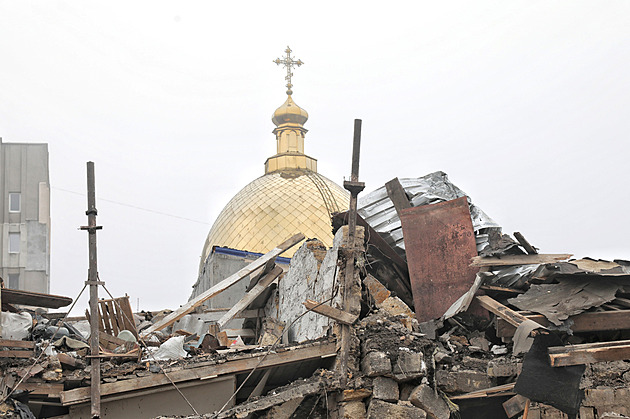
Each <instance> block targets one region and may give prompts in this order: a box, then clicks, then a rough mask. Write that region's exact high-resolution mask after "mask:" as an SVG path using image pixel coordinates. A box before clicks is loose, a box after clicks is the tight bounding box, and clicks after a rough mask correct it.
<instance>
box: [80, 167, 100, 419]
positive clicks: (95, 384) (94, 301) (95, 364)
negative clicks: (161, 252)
mask: <svg viewBox="0 0 630 419" xmlns="http://www.w3.org/2000/svg"><path fill="white" fill-rule="evenodd" d="M87 189H88V210H87V211H86V212H85V213H86V215H87V216H88V227H87V228H83V229H84V230H87V231H88V245H89V267H88V283H89V285H90V313H91V316H90V353H91V354H92V356H93V357H94V358H91V361H90V364H91V366H92V371H91V373H90V394H91V397H90V399H91V413H92V418H99V417H100V416H101V360H100V359H99V358H98V355H99V336H98V331H99V327H98V323H99V321H100V319H99V317H100V316H99V312H98V271H97V254H96V230H98V229H99V227H97V226H96V214H97V213H98V211H97V210H96V187H95V182H94V163H93V162H91V161H90V162H87Z"/></svg>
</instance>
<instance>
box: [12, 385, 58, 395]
mask: <svg viewBox="0 0 630 419" xmlns="http://www.w3.org/2000/svg"><path fill="white" fill-rule="evenodd" d="M17 389H18V390H27V391H29V392H30V393H31V394H38V395H43V396H48V397H55V398H57V397H59V394H60V393H61V392H62V391H63V383H61V384H59V383H29V382H23V383H21V384H20V385H19V386H17Z"/></svg>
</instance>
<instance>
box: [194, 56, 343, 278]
mask: <svg viewBox="0 0 630 419" xmlns="http://www.w3.org/2000/svg"><path fill="white" fill-rule="evenodd" d="M285 52H286V54H287V57H286V58H285V59H284V60H280V59H277V60H276V61H274V62H275V63H276V64H278V65H280V64H283V65H284V66H285V67H287V77H286V79H287V81H288V83H287V89H288V90H287V96H288V97H287V99H286V101H285V102H284V104H283V105H282V106H280V107H279V108H278V109H276V111H275V112H274V114H273V117H272V121H273V123H274V124H275V125H276V128H275V129H274V130H273V133H274V134H275V136H276V154H275V155H273V156H271V157H269V158H268V159H267V161H265V175H264V176H261V177H259V178H258V179H256V180H254V181H253V182H251V183H250V184H249V185H247V186H245V187H244V188H243V189H241V191H240V192H239V193H237V194H236V195H235V196H234V198H232V200H231V201H230V202H228V204H227V205H226V206H225V208H223V210H222V211H221V213H220V214H219V216H218V217H217V219H216V221H215V222H214V224H213V225H212V228H211V229H210V233H208V238H207V239H206V243H205V244H204V247H203V252H202V254H201V264H200V271H201V268H203V265H204V263H205V261H206V259H207V258H208V256H209V255H210V252H212V247H213V246H222V247H229V248H232V249H238V250H246V251H249V252H256V253H267V252H268V251H270V250H271V249H273V248H274V247H276V246H277V245H278V244H280V243H282V242H283V241H285V240H286V239H288V238H289V237H291V236H293V235H294V234H296V233H302V234H304V235H305V236H306V238H318V239H319V240H321V241H322V242H323V243H324V244H325V245H327V246H332V241H333V235H332V225H331V220H330V216H331V214H332V213H333V212H339V211H346V210H347V209H348V205H349V202H350V194H349V193H348V192H347V191H346V190H345V189H343V188H341V187H340V186H339V185H337V184H336V183H335V182H333V181H331V180H329V179H327V178H325V177H324V176H322V175H320V174H318V173H317V160H315V159H314V158H312V157H309V156H307V155H306V154H304V136H305V134H306V133H307V130H306V129H305V128H304V126H303V125H304V123H305V122H306V121H307V120H308V113H307V112H306V111H305V110H304V109H302V108H300V107H299V106H298V105H296V104H295V102H293V99H292V98H291V94H292V93H293V92H292V90H291V87H292V86H293V85H292V84H291V76H292V75H293V73H291V68H292V67H293V66H294V65H297V66H300V65H302V64H304V63H303V62H302V61H301V60H298V61H295V60H293V59H292V58H291V49H290V48H289V47H287V49H286V50H285ZM298 248H299V246H294V247H293V248H292V249H289V250H288V251H286V252H285V253H284V254H283V256H287V257H291V256H293V253H294V252H295V251H296V250H297V249H298Z"/></svg>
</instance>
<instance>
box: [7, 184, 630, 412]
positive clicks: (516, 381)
mask: <svg viewBox="0 0 630 419" xmlns="http://www.w3.org/2000/svg"><path fill="white" fill-rule="evenodd" d="M462 196H463V193H461V191H459V190H458V189H457V188H456V187H454V186H453V185H452V184H450V182H448V180H447V179H446V176H445V175H444V174H440V173H436V174H432V175H429V176H427V177H425V178H420V179H414V180H405V179H400V180H396V181H392V182H389V183H388V185H387V186H386V187H384V188H382V190H379V191H378V193H373V194H368V195H367V196H366V197H364V198H365V199H364V200H362V202H363V207H362V209H360V211H359V212H360V213H361V214H362V215H363V216H364V217H365V221H364V220H362V219H361V218H359V219H358V221H357V222H358V225H359V227H360V228H358V229H357V236H356V240H355V242H354V243H352V245H350V243H349V240H348V236H349V233H348V228H347V227H345V226H344V225H343V224H344V220H345V221H347V217H348V215H347V214H339V215H338V216H336V217H335V218H334V220H335V221H334V222H335V228H336V230H337V232H336V236H335V241H334V245H333V247H332V248H331V249H327V248H325V247H324V246H323V244H322V243H321V242H319V241H318V240H308V241H306V242H305V243H304V244H303V245H302V246H301V247H300V248H299V249H298V250H297V251H296V253H295V255H294V257H293V258H292V259H291V261H290V263H289V264H288V267H284V268H283V267H280V265H279V264H277V263H276V259H277V257H279V255H280V254H281V253H282V249H285V248H288V247H290V246H291V245H292V244H291V243H293V244H295V243H297V242H298V241H299V240H298V238H300V237H294V238H293V240H289V241H287V242H285V243H283V244H282V245H279V247H278V248H276V249H274V251H272V252H270V253H269V254H267V255H260V256H259V257H257V258H254V259H253V261H252V260H250V261H249V265H248V266H246V267H244V268H240V270H239V271H238V272H235V273H233V274H228V275H227V277H226V278H225V279H223V281H220V282H219V283H218V284H217V285H215V286H213V287H211V289H208V290H205V291H202V290H198V291H199V293H197V295H196V296H195V297H193V298H192V299H191V301H189V302H188V303H186V304H185V305H183V306H182V307H181V308H179V309H176V310H174V311H170V310H164V311H162V312H159V313H157V312H156V313H147V312H144V313H138V314H134V313H132V312H131V307H130V305H129V300H128V297H120V298H111V299H108V300H101V301H100V302H99V316H97V318H96V319H89V316H87V319H86V318H74V319H72V320H70V319H68V318H67V315H61V316H57V317H55V316H49V315H46V314H45V313H41V312H39V313H38V312H31V311H28V312H27V311H22V312H20V313H7V312H3V326H4V324H5V321H6V319H9V318H20V319H32V320H29V321H28V322H26V321H24V322H23V323H24V324H23V325H21V326H19V327H15V328H13V329H15V330H14V331H13V329H11V327H5V329H4V330H3V333H11V338H10V339H6V338H5V339H3V340H2V341H1V342H0V346H1V348H0V355H1V356H0V363H1V364H2V368H1V377H0V380H1V381H0V394H2V396H3V405H2V409H5V411H6V412H11V414H13V412H14V411H15V409H16V406H18V405H17V404H16V403H17V402H14V401H13V400H14V399H12V398H7V396H9V394H11V396H13V395H15V394H20V392H25V391H28V393H29V395H28V396H29V397H28V400H26V401H24V403H23V404H22V405H23V406H25V408H26V409H28V408H29V406H31V407H33V412H37V417H52V416H59V415H64V414H65V415H67V416H65V417H82V416H86V415H88V414H89V400H90V384H91V372H92V371H93V370H92V365H90V361H91V359H93V358H91V357H90V356H89V355H88V351H87V346H88V345H87V343H88V340H87V339H86V338H87V337H88V336H86V335H85V332H86V323H87V321H88V320H92V321H94V320H96V321H97V323H98V328H99V330H100V331H99V333H98V334H99V339H100V344H101V347H100V355H99V356H100V357H101V358H102V360H101V362H100V367H99V371H100V383H99V384H100V394H101V406H102V412H103V417H117V418H118V417H121V418H124V417H134V418H135V417H154V416H159V415H162V417H178V416H179V417H181V416H186V415H189V416H187V417H189V418H197V417H208V418H214V417H221V418H245V417H247V418H252V419H253V418H257V417H267V418H289V417H293V418H295V417H322V418H323V417H337V418H378V419H383V418H385V417H399V418H416V417H417V418H424V417H428V418H432V419H433V418H439V419H442V418H450V417H459V418H463V419H465V418H478V417H506V418H507V417H520V416H521V415H525V412H527V417H528V418H529V419H531V418H532V417H536V418H556V417H558V418H559V417H565V416H566V415H571V414H573V415H579V417H580V418H593V419H595V418H602V417H607V415H608V417H613V416H611V415H617V416H619V417H620V415H628V414H629V411H630V393H629V392H630V359H629V358H630V355H629V354H630V350H629V349H628V348H630V340H629V339H630V287H629V285H630V282H628V281H630V263H628V262H624V261H614V262H608V261H598V260H590V259H582V260H577V261H573V260H569V261H563V260H566V258H568V257H569V256H570V255H568V254H560V255H548V254H544V253H538V250H537V249H536V248H535V247H534V246H532V245H531V244H529V242H528V241H527V240H525V239H524V237H523V236H522V235H518V236H517V235H516V234H515V237H516V240H515V239H512V238H511V237H510V236H509V235H506V234H503V233H502V232H501V231H500V227H499V226H498V225H497V224H496V223H494V222H493V221H492V220H491V219H490V218H489V217H487V215H485V213H483V212H482V211H481V210H479V209H478V208H477V207H474V206H472V205H471V204H470V200H469V199H468V198H463V197H462ZM455 198H459V201H457V202H456V203H455V202H452V201H453V199H455ZM439 202H441V203H439ZM378 203H380V205H381V206H380V207H379V206H378V205H377V204H378ZM428 204H432V205H430V206H429V205H428ZM435 204H437V205H435ZM455 204H457V208H458V209H459V210H462V212H461V214H460V213H458V215H457V216H456V217H455V216H452V215H450V212H449V211H444V210H440V208H451V207H452V206H453V205H455ZM422 206H425V208H421V209H419V207H422ZM436 211H437V212H441V214H440V217H443V219H440V220H441V221H440V222H442V223H443V224H444V226H446V227H445V228H446V230H444V231H442V230H440V229H436V230H431V231H428V232H425V234H424V235H423V236H422V237H421V238H420V239H419V238H418V237H417V235H416V237H411V238H410V237H409V236H410V235H412V233H410V231H411V230H410V229H409V228H407V227H408V225H407V223H411V224H413V223H414V222H416V221H417V217H425V216H432V215H431V214H432V213H434V212H436ZM418 214H423V215H418ZM426 214H429V215H426ZM471 214H472V215H471ZM464 215H465V216H466V217H468V222H467V224H466V225H464V224H462V223H460V222H459V221H461V219H464V218H466V217H464ZM453 217H455V218H453ZM401 219H402V221H401ZM384 224H386V226H384ZM406 225H407V227H406ZM444 226H443V227H444ZM443 227H441V228H443ZM383 231H385V232H384V233H383V235H382V236H381V235H380V234H381V232H383ZM403 232H404V233H405V235H406V236H407V237H406V240H405V245H406V246H403V245H402V243H403V242H402V235H403V234H402V233H403ZM455 233H457V234H455ZM397 234H398V235H399V236H396V235H397ZM414 234H415V233H414ZM453 234H455V236H457V237H455V236H454V235H453ZM458 235H459V236H458ZM374 236H376V237H374ZM460 236H462V237H463V238H464V239H465V240H464V242H465V246H464V248H463V249H464V251H462V248H460V247H457V250H456V251H455V250H453V249H454V248H453V247H450V246H451V245H453V246H454V245H455V244H457V246H459V245H460V244H461V243H459V242H457V243H455V241H457V240H455V239H454V237H455V238H456V239H457V238H458V237H459V238H462V237H460ZM300 240H301V238H300ZM454 240H455V241H454ZM294 242H295V243H294ZM439 243H447V244H449V246H446V247H445V249H447V250H446V251H443V252H442V253H439V252H432V253H431V251H430V249H431V248H432V247H431V246H434V245H435V246H437V245H438V244H439ZM462 243H463V242H462ZM422 246H424V247H422ZM438 247H439V246H438ZM422 249H424V250H422ZM427 252H429V253H430V254H427ZM355 257H356V259H354V258H355ZM353 260H354V261H355V262H354V264H352V261H353ZM349 261H350V263H351V267H352V269H348V263H349ZM429 262H430V263H429ZM283 266H284V265H283ZM350 273H351V274H350ZM442 274H444V275H448V278H447V279H448V281H446V282H443V280H444V278H445V277H444V276H442ZM347 277H349V278H350V282H349V284H350V288H349V290H350V293H349V294H348V295H350V297H351V298H350V304H349V305H348V306H346V307H344V305H343V300H342V298H341V297H342V294H341V287H342V285H343V283H344V281H345V279H346V278H347ZM243 281H245V282H244V283H246V284H248V285H247V286H246V287H243V291H242V294H241V295H240V296H237V297H235V298H234V299H233V304H232V306H231V307H222V308H214V307H211V306H208V305H206V304H205V303H206V302H208V301H211V299H212V298H213V297H214V296H217V295H220V294H221V293H223V292H224V291H225V290H227V289H228V288H230V287H232V286H233V285H234V284H236V283H239V284H242V283H243ZM438 283H440V284H442V285H443V286H442V285H436V284H438ZM53 300H54V299H53ZM47 301H48V300H47ZM55 301H58V299H57V300H55ZM18 311H19V310H18ZM5 314H6V316H5ZM9 314H11V316H13V317H11V316H9ZM235 319H239V321H238V322H236V321H235ZM419 320H420V322H419ZM7 324H8V323H7ZM344 327H346V328H347V330H348V331H349V334H348V335H347V336H348V342H349V347H348V349H347V351H346V350H345V349H343V347H342V346H341V345H340V341H341V336H342V334H343V332H342V330H343V328H344ZM17 332H20V333H21V335H20V336H22V337H20V338H16V336H17V335H14V334H13V333H17ZM7 336H8V335H7ZM3 337H4V336H3ZM530 345H531V349H530ZM167 349H168V350H167ZM344 351H345V353H344V355H347V357H346V359H347V369H345V370H344V371H345V374H342V373H341V372H340V362H339V359H340V358H341V357H339V356H338V355H339V354H340V353H341V352H344ZM164 354H166V355H164ZM20 356H21V357H20ZM344 382H345V384H342V383H344ZM179 391H181V394H180V393H179ZM182 394H183V395H184V397H185V398H184V397H182ZM208 394H212V397H211V398H209V397H208V396H207V395H208ZM122 401H124V403H123V402H122ZM35 406H37V408H35ZM122 406H133V408H129V407H127V408H124V409H123V408H122ZM133 409H135V410H133ZM132 412H133V413H132ZM137 412H141V413H137ZM480 412H482V413H480ZM190 415H192V416H190ZM480 415H481V416H480ZM563 415H565V416H563ZM62 417H63V416H62Z"/></svg>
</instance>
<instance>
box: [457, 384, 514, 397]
mask: <svg viewBox="0 0 630 419" xmlns="http://www.w3.org/2000/svg"><path fill="white" fill-rule="evenodd" d="M515 384H516V383H508V384H503V385H500V386H496V387H490V388H486V389H483V390H476V391H472V392H470V393H465V394H460V395H458V396H452V397H449V399H451V400H464V399H478V398H483V397H493V396H505V395H507V394H510V393H511V391H512V390H513V389H514V385H515ZM511 394H514V393H511Z"/></svg>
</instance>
